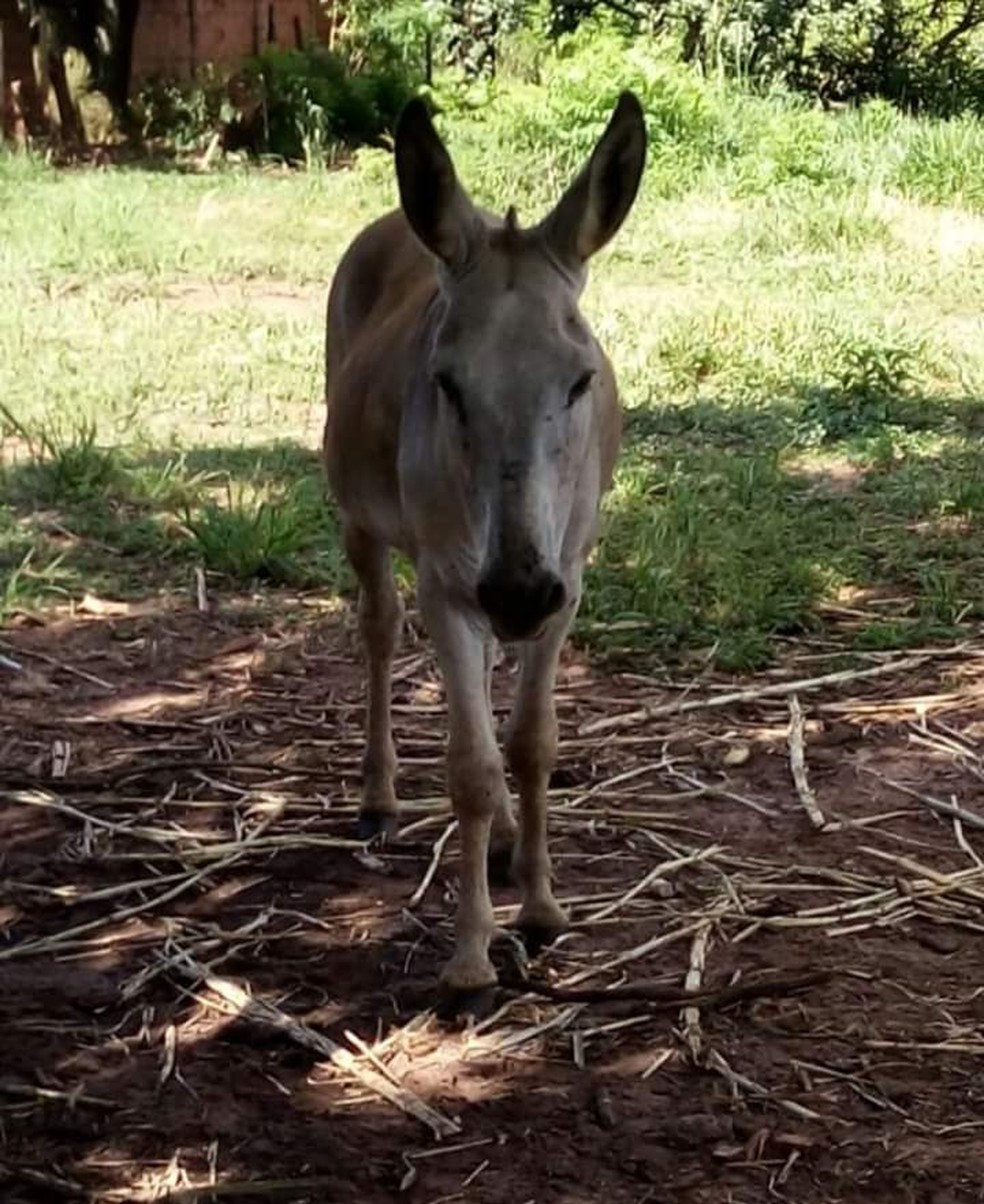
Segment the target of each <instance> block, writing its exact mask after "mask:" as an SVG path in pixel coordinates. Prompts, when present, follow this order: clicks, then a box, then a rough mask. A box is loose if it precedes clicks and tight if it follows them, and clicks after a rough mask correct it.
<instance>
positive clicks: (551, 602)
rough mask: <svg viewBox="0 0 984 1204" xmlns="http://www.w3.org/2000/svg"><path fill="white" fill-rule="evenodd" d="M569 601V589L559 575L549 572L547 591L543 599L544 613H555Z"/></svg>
mask: <svg viewBox="0 0 984 1204" xmlns="http://www.w3.org/2000/svg"><path fill="white" fill-rule="evenodd" d="M550 578H552V580H550ZM566 601H567V590H566V589H564V583H563V581H561V580H560V578H559V577H554V576H553V574H552V573H551V574H548V581H547V585H546V591H545V594H544V599H543V612H544V615H555V614H556V613H557V611H558V610H560V608H561V607H562V606H563V605H564V603H565V602H566Z"/></svg>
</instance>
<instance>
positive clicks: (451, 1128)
mask: <svg viewBox="0 0 984 1204" xmlns="http://www.w3.org/2000/svg"><path fill="white" fill-rule="evenodd" d="M173 965H174V967H175V968H176V969H178V970H179V971H181V972H183V973H184V975H185V977H187V978H190V979H192V980H193V981H195V982H201V983H203V984H204V985H205V986H206V987H208V989H209V990H210V991H212V992H213V993H214V994H216V995H218V996H219V997H220V999H223V1000H225V1002H226V1003H228V1004H231V1005H232V1007H233V1008H235V1009H236V1011H237V1012H238V1014H239V1015H240V1016H241V1017H242V1018H244V1019H246V1020H250V1021H252V1022H253V1023H254V1024H259V1025H262V1026H263V1027H264V1028H272V1029H275V1030H276V1031H277V1032H281V1033H284V1034H286V1035H287V1036H288V1037H290V1039H291V1040H292V1041H294V1042H295V1043H296V1044H298V1045H302V1046H304V1048H305V1049H311V1050H313V1051H314V1052H315V1053H318V1054H321V1055H322V1056H323V1057H325V1058H327V1059H328V1060H329V1061H330V1062H331V1063H332V1065H333V1066H335V1067H336V1068H337V1069H339V1070H341V1071H343V1072H344V1073H346V1074H350V1075H352V1077H353V1078H355V1079H357V1080H358V1081H359V1082H360V1083H361V1084H362V1086H363V1087H365V1088H367V1089H368V1090H370V1091H372V1092H373V1093H374V1094H376V1095H379V1096H381V1097H382V1098H383V1099H385V1100H387V1101H388V1102H389V1103H391V1104H394V1105H395V1106H396V1107H397V1108H399V1109H400V1110H401V1111H403V1112H406V1113H407V1115H408V1116H412V1117H414V1118H415V1119H416V1120H419V1121H420V1122H421V1124H425V1125H427V1127H428V1128H429V1129H430V1130H431V1132H432V1133H433V1134H434V1136H435V1137H437V1138H442V1137H448V1136H451V1135H452V1134H455V1133H459V1132H460V1131H461V1125H460V1123H459V1122H458V1121H457V1120H453V1119H452V1118H451V1117H448V1116H444V1115H443V1114H442V1113H440V1112H438V1111H437V1110H436V1109H434V1108H432V1107H431V1106H430V1104H427V1103H425V1102H424V1101H423V1100H422V1099H421V1098H420V1097H419V1096H418V1095H415V1094H414V1093H413V1092H412V1091H408V1090H407V1089H406V1088H405V1087H398V1086H395V1085H394V1084H393V1083H391V1082H390V1081H389V1080H388V1079H386V1078H384V1077H383V1075H381V1074H379V1073H378V1072H377V1071H376V1070H373V1069H370V1068H369V1067H366V1066H362V1065H360V1063H359V1060H358V1058H357V1057H356V1056H355V1055H354V1054H353V1053H352V1052H351V1051H350V1050H347V1049H345V1048H343V1047H342V1046H341V1045H337V1044H336V1043H335V1042H334V1041H332V1040H331V1039H330V1038H328V1037H326V1036H324V1035H323V1034H322V1033H318V1032H315V1030H314V1029H313V1028H309V1027H308V1025H306V1024H304V1023H303V1022H301V1021H299V1020H295V1019H294V1018H293V1017H292V1016H288V1015H287V1013H286V1012H282V1011H281V1010H280V1009H279V1008H278V1007H274V1005H273V1004H271V1003H268V1002H266V1001H265V1000H262V999H256V998H254V996H252V995H251V994H250V993H249V992H248V991H246V990H244V989H243V988H242V987H241V986H239V985H238V984H237V983H235V982H232V981H231V980H230V979H228V978H219V977H218V976H217V975H214V974H211V973H210V972H209V970H208V969H207V968H206V967H205V966H201V965H199V964H198V962H196V961H195V960H194V958H192V957H191V956H190V955H189V954H187V953H184V954H179V956H177V957H174V958H173Z"/></svg>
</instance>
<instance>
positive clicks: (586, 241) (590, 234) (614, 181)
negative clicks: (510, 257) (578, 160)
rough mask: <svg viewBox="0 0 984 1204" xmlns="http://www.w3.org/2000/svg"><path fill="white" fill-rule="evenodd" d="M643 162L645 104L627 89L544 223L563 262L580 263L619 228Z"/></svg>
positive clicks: (547, 236)
mask: <svg viewBox="0 0 984 1204" xmlns="http://www.w3.org/2000/svg"><path fill="white" fill-rule="evenodd" d="M645 162H646V120H645V116H644V115H643V111H642V105H641V104H640V103H639V101H638V100H637V99H636V97H635V96H634V95H633V94H632V93H631V92H623V93H622V95H621V96H620V97H619V98H618V104H617V105H616V106H615V111H614V112H613V113H612V116H611V119H610V120H609V122H608V125H607V127H606V128H605V132H604V133H603V134H602V135H601V138H600V139H599V140H598V144H597V146H596V147H595V148H594V151H593V152H592V154H591V158H590V159H589V160H588V162H587V164H586V166H585V167H584V168H583V169H582V171H581V173H580V175H578V177H577V178H576V179H575V180H574V182H573V184H571V186H570V187H569V188H568V189H567V191H566V192H565V193H564V195H563V196H562V197H561V198H560V201H559V202H558V203H557V207H556V208H555V209H554V210H553V212H552V213H550V214H549V215H548V216H547V217H546V218H544V220H543V221H542V222H541V223H540V233H541V234H542V235H543V237H544V238H545V239H546V241H547V244H548V246H549V247H550V249H551V250H552V251H553V252H554V254H555V255H556V256H557V257H558V258H559V259H560V260H561V261H562V262H563V263H565V264H567V265H569V266H570V267H572V268H575V269H576V268H580V267H581V265H582V264H584V263H585V262H586V260H588V259H590V258H591V256H592V255H593V254H594V253H595V252H596V251H598V250H600V249H601V248H602V247H603V246H604V245H605V243H606V242H608V240H609V239H610V238H612V237H613V236H614V235H615V234H616V233H617V231H618V229H619V227H620V226H621V224H622V222H624V221H625V219H626V217H627V216H628V212H629V210H630V209H631V208H632V203H633V201H634V200H635V198H636V193H637V192H638V191H639V181H640V180H641V179H642V169H643V167H644V166H645Z"/></svg>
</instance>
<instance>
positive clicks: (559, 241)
mask: <svg viewBox="0 0 984 1204" xmlns="http://www.w3.org/2000/svg"><path fill="white" fill-rule="evenodd" d="M645 157H646V127H645V120H644V117H643V112H642V108H641V106H640V104H639V101H638V100H637V99H636V98H635V96H633V95H632V94H631V93H628V92H626V93H623V94H622V95H621V97H620V98H619V100H618V104H617V105H616V107H615V110H614V112H613V114H612V116H611V118H610V120H609V123H608V126H607V128H606V129H605V131H604V133H603V134H602V136H601V138H600V140H599V142H598V143H597V145H596V147H595V149H594V151H593V153H592V155H591V157H590V159H589V160H588V162H587V164H586V166H585V167H584V168H583V170H582V171H581V172H580V174H579V175H578V176H577V177H576V178H575V180H574V181H573V183H572V184H571V185H570V187H569V188H568V189H567V191H566V192H565V193H564V195H563V196H562V197H561V199H560V201H559V203H558V204H557V206H556V207H555V208H554V210H553V211H552V212H551V213H550V214H549V215H548V216H547V217H546V218H544V219H543V220H542V221H541V222H540V223H539V224H538V225H536V226H533V227H530V228H520V226H519V223H518V221H517V217H516V211H515V209H513V208H510V210H509V211H508V213H507V214H506V216H505V219H504V220H503V219H500V218H497V217H495V216H493V215H492V214H489V213H486V212H484V211H481V210H479V209H478V208H476V207H475V206H474V205H473V204H472V202H471V200H470V199H469V197H468V195H467V193H466V192H465V191H464V190H463V189H462V187H461V186H460V184H459V183H458V179H457V176H456V174H455V169H454V166H453V164H452V161H451V158H450V156H449V154H448V152H447V150H446V149H445V146H444V144H443V142H442V141H441V139H440V137H439V135H438V134H437V131H436V130H435V128H434V126H433V124H432V122H431V119H430V117H429V115H428V110H427V108H426V106H425V105H424V103H423V101H421V100H412V101H410V102H409V104H408V105H407V106H406V108H405V109H404V110H403V112H402V114H401V116H400V119H399V121H398V123H397V128H396V137H395V159H396V175H397V180H398V184H399V193H400V204H401V207H400V208H399V209H397V210H395V211H393V212H391V213H389V214H387V215H386V216H384V217H382V218H380V219H378V220H377V221H375V222H373V223H372V224H371V225H369V226H368V227H367V228H366V229H364V230H363V231H362V233H361V234H359V235H358V236H357V237H356V239H355V240H354V242H353V243H352V244H351V245H350V246H349V248H348V250H347V251H346V252H345V254H344V256H343V257H342V260H341V262H340V264H339V266H338V270H337V272H336V274H335V277H334V280H333V282H332V285H331V289H330V293H329V298H328V332H327V354H326V374H327V385H326V395H327V406H328V416H327V422H326V426H325V438H324V459H325V468H326V472H327V478H328V482H329V485H330V488H331V491H332V493H333V494H334V497H335V500H336V502H337V505H338V509H339V512H340V515H341V522H342V528H343V535H344V544H345V550H346V555H347V557H348V560H349V562H350V564H351V566H352V568H353V570H354V572H355V574H356V577H357V579H358V582H359V587H360V589H359V595H360V596H359V604H358V617H359V628H360V633H361V638H362V642H363V644H364V651H365V656H366V662H367V666H366V669H367V678H368V708H367V716H366V751H365V756H364V759H363V784H362V801H361V807H360V812H359V832H360V836H361V837H362V838H363V839H369V838H371V837H374V836H380V835H381V836H385V835H387V834H391V833H392V831H393V830H394V829H395V827H396V822H397V815H398V804H397V799H396V793H395V788H394V780H395V777H396V770H397V758H396V749H395V746H394V743H393V736H392V727H391V716H390V687H391V671H392V663H393V658H394V656H395V654H396V649H397V646H398V641H399V637H400V632H401V629H402V621H403V606H402V602H401V599H400V595H399V593H398V592H397V588H396V585H395V582H394V579H393V572H392V566H391V562H390V552H391V549H394V548H395V549H399V550H400V551H402V552H403V553H405V554H406V555H407V556H409V557H410V558H411V560H412V561H413V562H414V564H415V566H416V572H417V600H418V606H419V609H420V614H421V618H422V619H423V622H424V625H425V627H426V629H427V632H428V635H429V636H430V639H431V641H432V643H433V645H434V648H435V650H436V654H437V658H438V662H439V665H440V668H441V673H442V676H443V679H444V685H445V694H446V699H447V712H448V748H447V780H448V791H449V794H450V796H451V800H452V804H453V807H454V813H455V816H456V818H457V821H458V829H459V836H460V844H461V867H460V892H459V903H458V911H457V917H456V923H455V949H454V954H453V956H452V957H451V960H450V961H449V962H448V964H447V965H446V966H445V968H444V971H443V974H442V982H443V985H444V987H445V988H446V989H447V990H448V991H449V992H450V993H451V996H452V998H453V997H455V996H459V995H465V994H470V993H472V992H480V991H482V990H483V989H485V988H487V987H491V986H493V985H494V984H495V982H496V973H495V970H494V968H493V966H492V962H491V961H490V959H489V944H490V940H491V938H492V936H493V934H494V924H493V911H492V903H491V899H490V896H489V859H491V862H492V867H493V873H494V870H495V866H496V865H498V866H499V867H500V868H501V866H502V865H503V862H504V861H505V863H506V864H509V860H510V858H511V866H512V873H513V876H514V878H515V880H516V882H517V884H518V885H519V887H520V889H521V892H522V906H521V909H520V913H519V917H518V921H517V926H518V928H519V930H520V932H521V933H522V934H523V936H524V937H525V938H527V940H528V941H532V942H534V943H535V944H537V945H539V944H542V943H543V942H545V941H547V940H550V939H553V937H554V936H556V935H557V934H558V933H559V932H561V931H562V930H563V929H564V928H565V927H566V924H567V917H566V915H565V913H564V911H563V909H562V908H561V907H560V906H559V904H558V903H557V901H556V899H555V898H554V895H553V891H552V888H551V867H550V856H549V852H548V848H547V785H548V781H549V778H550V773H551V770H552V768H553V765H554V762H555V759H556V755H557V734H558V731H557V720H556V716H555V711H554V702H553V689H554V681H555V677H556V671H557V664H558V660H559V657H560V652H561V648H562V646H563V644H564V641H565V638H566V636H567V632H568V629H569V627H570V625H571V622H572V620H573V618H574V615H575V613H576V611H577V607H578V602H579V599H580V594H581V578H582V572H583V568H584V564H585V560H586V558H587V556H588V553H589V551H590V549H591V547H592V546H593V544H594V541H595V537H596V531H597V521H598V508H599V503H600V499H601V496H602V494H603V493H604V491H605V490H606V489H607V488H608V487H609V485H610V484H611V480H612V473H613V470H614V465H615V460H616V456H617V454H618V449H619V444H620V440H621V416H620V410H619V403H618V396H617V392H616V386H615V376H614V372H613V370H612V366H611V363H610V361H609V359H608V357H607V356H606V355H605V353H604V352H603V351H602V349H601V347H600V346H599V345H598V343H597V342H596V340H595V338H594V336H593V335H592V333H591V330H590V328H589V326H588V324H587V322H586V321H585V319H584V318H583V317H582V315H581V313H580V312H579V309H578V299H579V296H580V294H581V291H582V289H583V287H584V284H585V280H586V264H587V261H588V259H589V258H590V257H591V256H592V255H594V253H595V252H596V251H598V250H599V249H600V248H601V247H603V246H604V245H605V244H606V243H607V242H608V241H609V239H611V238H612V237H613V235H614V234H615V233H616V231H617V230H618V229H619V227H620V226H621V225H622V223H623V221H624V220H625V218H626V216H627V214H628V212H629V210H630V208H631V207H632V204H633V202H634V200H635V197H636V193H637V191H638V188H639V182H640V179H641V177H642V171H643V166H644V163H645ZM496 639H498V640H499V641H501V642H502V643H510V644H511V643H515V644H518V645H519V646H520V647H519V656H520V663H521V668H520V679H519V684H518V689H517V695H516V698H515V702H514V706H513V710H512V714H511V717H510V720H509V723H508V725H507V728H506V739H505V752H506V758H507V760H508V764H509V768H510V769H511V771H512V774H513V775H514V778H515V780H516V783H517V785H518V793H519V800H520V819H519V824H518V826H517V824H516V820H515V818H514V816H513V813H512V809H511V805H510V799H509V791H508V788H507V785H506V779H505V774H504V766H503V760H502V757H501V755H500V753H499V749H498V745H497V740H496V731H495V725H494V721H493V715H492V705H491V697H490V686H491V675H492V665H493V657H494V653H495V640H496Z"/></svg>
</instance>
